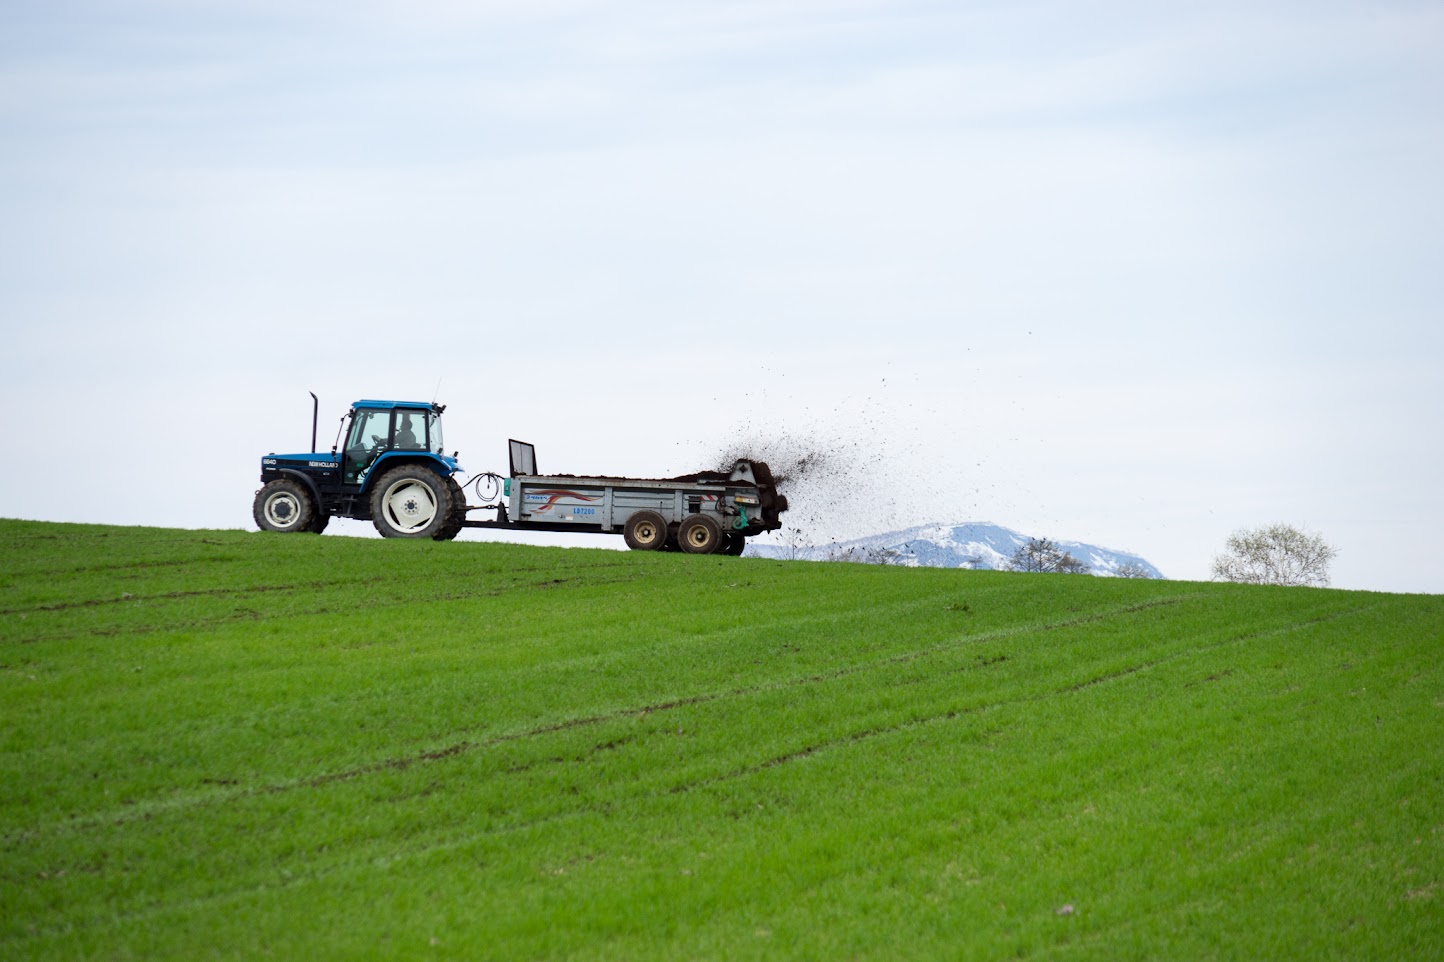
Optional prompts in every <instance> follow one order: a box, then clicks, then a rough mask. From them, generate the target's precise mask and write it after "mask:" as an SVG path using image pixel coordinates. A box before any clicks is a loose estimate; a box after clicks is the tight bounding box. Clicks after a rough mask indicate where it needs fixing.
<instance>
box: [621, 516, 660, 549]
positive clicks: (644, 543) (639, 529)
mask: <svg viewBox="0 0 1444 962" xmlns="http://www.w3.org/2000/svg"><path fill="white" fill-rule="evenodd" d="M622 539H623V540H624V541H626V542H627V547H628V548H631V549H632V550H633V551H660V550H662V548H664V547H665V546H666V544H667V521H666V519H665V518H663V517H662V516H661V515H660V514H658V513H657V512H655V511H638V512H637V513H636V514H634V515H632V516H631V517H630V518H628V519H627V523H626V524H624V525H622Z"/></svg>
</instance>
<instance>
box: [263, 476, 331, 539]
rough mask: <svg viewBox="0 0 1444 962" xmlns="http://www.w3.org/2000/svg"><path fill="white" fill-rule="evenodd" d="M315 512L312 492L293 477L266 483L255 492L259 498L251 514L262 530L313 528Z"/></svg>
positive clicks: (290, 530) (280, 530) (284, 531)
mask: <svg viewBox="0 0 1444 962" xmlns="http://www.w3.org/2000/svg"><path fill="white" fill-rule="evenodd" d="M316 514H317V512H316V505H315V503H313V502H312V501H311V492H310V491H307V490H306V486H305V485H304V484H302V483H301V482H299V481H292V480H291V479H290V478H282V479H280V480H279V481H271V482H269V483H267V484H266V485H265V486H263V487H262V488H261V490H259V491H257V492H256V500H255V501H253V502H252V503H251V517H253V518H255V519H256V526H257V527H258V528H260V529H261V530H262V531H279V532H283V533H289V532H292V531H312V530H315V523H316ZM317 533H319V532H317Z"/></svg>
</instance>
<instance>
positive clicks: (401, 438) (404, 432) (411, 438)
mask: <svg viewBox="0 0 1444 962" xmlns="http://www.w3.org/2000/svg"><path fill="white" fill-rule="evenodd" d="M396 446H397V447H398V448H415V447H418V446H419V445H417V443H416V432H414V431H412V430H411V415H409V414H403V415H401V423H400V424H398V425H396Z"/></svg>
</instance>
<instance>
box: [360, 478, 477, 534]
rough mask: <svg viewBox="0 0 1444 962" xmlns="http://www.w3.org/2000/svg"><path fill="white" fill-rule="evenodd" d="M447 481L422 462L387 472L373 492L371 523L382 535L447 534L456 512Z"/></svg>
mask: <svg viewBox="0 0 1444 962" xmlns="http://www.w3.org/2000/svg"><path fill="white" fill-rule="evenodd" d="M446 481H447V479H446V478H443V477H442V476H441V475H439V474H437V473H436V472H435V471H432V470H431V469H430V468H425V467H422V466H421V465H419V464H405V465H402V466H401V467H399V468H396V469H395V470H392V471H388V472H386V474H385V475H383V476H382V478H381V480H380V481H378V482H377V483H376V487H375V488H374V489H373V490H372V492H371V523H372V524H374V525H375V526H376V530H377V531H379V532H380V533H381V537H383V538H436V537H445V536H446V535H445V532H446V531H447V530H448V529H449V527H450V525H451V524H452V523H453V519H454V513H455V505H454V501H455V499H454V498H453V496H452V491H451V488H450V487H449V486H448V485H447V483H446ZM463 507H464V505H463ZM457 530H458V531H459V530H461V529H460V528H459V527H458V528H457ZM451 536H452V537H455V533H454V532H453V534H452V535H451Z"/></svg>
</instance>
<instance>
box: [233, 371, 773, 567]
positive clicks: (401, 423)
mask: <svg viewBox="0 0 1444 962" xmlns="http://www.w3.org/2000/svg"><path fill="white" fill-rule="evenodd" d="M312 398H313V399H314V398H315V395H314V394H313V395H312ZM444 410H445V406H444V405H440V404H435V403H430V404H428V403H426V402H421V401H374V400H367V401H357V402H356V403H354V404H353V405H351V410H350V411H349V412H348V413H347V414H346V415H345V417H343V418H342V423H341V428H340V429H339V430H338V432H337V436H336V444H334V445H333V446H332V448H331V450H330V452H329V453H326V452H319V451H316V450H315V447H316V417H317V414H318V412H319V402H318V401H317V402H315V403H314V404H313V407H312V421H311V448H312V450H311V451H309V452H306V453H302V454H268V455H266V456H265V457H263V458H262V459H261V489H260V490H259V491H257V492H256V497H255V500H254V502H253V505H252V516H253V517H254V518H255V521H256V524H257V526H259V527H260V528H261V529H262V530H265V531H276V532H302V531H305V532H311V533H314V534H320V533H321V531H322V530H323V529H324V528H325V527H326V525H327V523H328V522H329V521H330V519H331V518H333V517H340V518H354V519H359V520H363V521H370V522H372V523H373V524H374V525H375V527H376V530H377V531H378V532H380V533H381V535H382V536H383V537H387V538H432V539H435V540H438V541H444V540H450V539H452V538H455V537H456V536H457V534H459V533H460V532H461V529H463V528H500V529H507V530H512V531H579V532H595V533H599V534H620V535H622V537H623V538H625V539H626V542H627V545H628V546H629V547H631V548H634V549H637V550H643V551H657V550H666V549H680V550H682V551H686V552H689V553H692V554H711V553H713V552H722V553H724V554H741V553H742V549H743V548H744V547H745V545H746V539H747V538H750V537H752V536H754V535H758V534H762V533H763V532H766V531H775V530H777V529H778V528H780V527H782V522H781V520H780V518H781V514H782V512H784V511H786V510H787V498H785V497H784V496H782V495H780V494H778V493H777V485H776V483H775V482H774V480H773V477H772V472H771V471H770V470H769V469H768V467H767V465H766V464H765V463H763V462H761V461H752V460H749V459H746V458H742V459H739V460H737V461H736V462H734V463H733V465H732V466H731V467H730V469H727V470H723V471H700V472H698V473H696V474H689V475H685V476H682V477H677V478H625V477H603V476H598V477H590V476H579V475H571V474H558V475H544V474H540V473H538V472H537V467H536V449H535V448H534V447H533V446H532V445H530V444H528V443H526V442H524V441H515V440H513V441H511V442H510V454H511V464H510V467H511V471H510V474H509V476H507V477H502V476H501V475H499V474H496V473H494V472H487V473H485V474H481V475H477V476H475V477H474V478H472V479H471V480H470V481H469V482H467V486H468V487H471V488H473V489H474V491H475V493H476V497H477V498H478V500H480V501H481V502H482V503H481V504H475V505H471V504H467V503H466V492H465V489H464V488H463V487H462V486H461V484H459V483H458V480H459V475H461V473H462V469H461V465H460V463H459V462H458V461H457V454H456V453H455V452H452V454H451V455H450V456H447V455H446V453H445V450H444V448H443V447H442V443H441V413H442V411H444ZM343 437H344V438H345V442H344V444H343V443H342V438H343ZM486 511H490V512H493V515H492V518H491V519H490V520H484V519H481V518H476V519H473V518H472V517H471V514H472V513H473V512H486Z"/></svg>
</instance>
